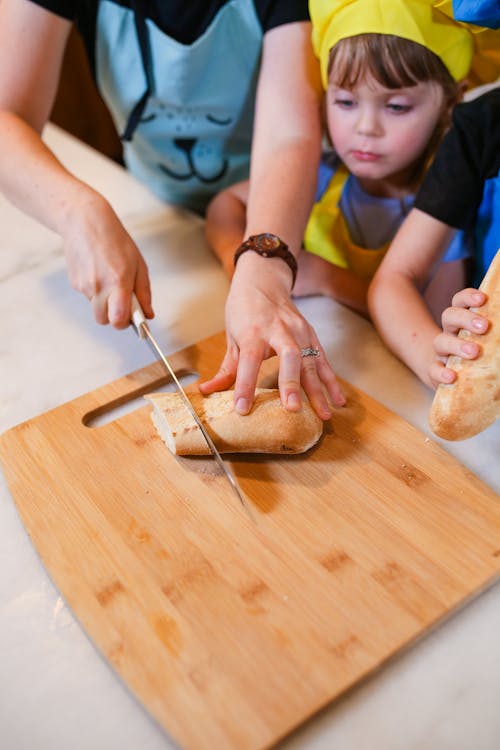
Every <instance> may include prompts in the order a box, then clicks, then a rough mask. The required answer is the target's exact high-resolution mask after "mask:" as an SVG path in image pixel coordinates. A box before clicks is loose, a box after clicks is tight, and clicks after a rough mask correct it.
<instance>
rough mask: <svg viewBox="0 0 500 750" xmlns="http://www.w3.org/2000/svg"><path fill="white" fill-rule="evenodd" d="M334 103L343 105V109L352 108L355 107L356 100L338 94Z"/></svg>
mask: <svg viewBox="0 0 500 750" xmlns="http://www.w3.org/2000/svg"><path fill="white" fill-rule="evenodd" d="M334 104H336V105H337V106H339V107H342V108H343V109H350V108H351V107H354V100H353V99H348V98H346V97H342V96H337V97H335V100H334Z"/></svg>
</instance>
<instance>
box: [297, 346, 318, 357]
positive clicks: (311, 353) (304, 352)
mask: <svg viewBox="0 0 500 750" xmlns="http://www.w3.org/2000/svg"><path fill="white" fill-rule="evenodd" d="M319 354H320V352H319V349H313V348H312V346H307V347H306V348H305V349H301V350H300V356H301V357H319Z"/></svg>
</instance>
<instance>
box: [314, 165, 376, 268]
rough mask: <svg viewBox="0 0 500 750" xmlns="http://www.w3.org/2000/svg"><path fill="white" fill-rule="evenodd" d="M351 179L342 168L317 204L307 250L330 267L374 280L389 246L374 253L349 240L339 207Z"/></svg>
mask: <svg viewBox="0 0 500 750" xmlns="http://www.w3.org/2000/svg"><path fill="white" fill-rule="evenodd" d="M348 177H349V172H348V171H347V169H346V168H345V167H344V166H343V165H341V166H339V168H338V169H337V170H336V172H335V173H334V175H333V177H332V178H331V180H330V183H329V185H328V187H327V189H326V190H325V192H324V193H323V195H322V196H321V198H320V199H319V201H318V202H317V203H315V204H314V206H313V208H312V211H311V216H310V217H309V221H308V224H307V227H306V232H305V236H304V247H305V249H306V250H307V251H308V252H309V253H314V254H315V255H319V256H320V258H324V259H325V260H327V261H328V262H329V263H333V264H334V265H336V266H340V267H341V268H348V269H349V270H350V271H352V272H353V273H354V274H356V276H361V277H362V278H363V279H371V277H372V276H373V275H374V274H375V271H376V270H377V268H378V267H379V265H380V263H381V262H382V258H383V257H384V255H385V254H386V252H387V250H388V248H389V245H390V242H386V244H385V245H382V247H379V248H377V249H375V250H372V249H370V248H365V247H360V246H359V245H356V244H355V243H354V242H353V241H352V240H351V238H350V236H349V229H348V227H347V224H346V222H345V219H344V217H343V216H342V212H341V210H340V207H339V202H340V198H341V195H342V191H343V189H344V185H345V182H346V180H347V178H348Z"/></svg>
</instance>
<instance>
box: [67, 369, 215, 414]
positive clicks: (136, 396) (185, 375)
mask: <svg viewBox="0 0 500 750" xmlns="http://www.w3.org/2000/svg"><path fill="white" fill-rule="evenodd" d="M175 374H176V376H177V378H178V380H179V382H180V384H181V385H182V387H183V388H186V386H188V385H189V384H190V383H194V381H195V380H198V379H199V377H200V374H199V373H198V372H193V371H190V370H182V371H180V372H176V373H175ZM175 390H176V386H175V383H173V382H172V380H170V379H169V377H168V375H167V376H165V377H164V378H161V379H160V380H155V381H154V383H150V384H149V385H147V386H143V387H142V388H139V389H137V390H135V391H132V392H131V393H127V394H125V395H124V396H120V397H119V398H117V399H115V400H114V401H110V402H109V403H108V404H103V406H99V407H98V408H97V409H92V411H89V412H87V414H84V416H83V418H82V422H83V424H84V425H85V427H104V425H106V424H110V423H111V422H116V420H117V419H120V418H121V417H124V416H125V414H129V413H130V412H132V411H135V410H136V409H139V408H140V407H141V406H144V405H145V403H144V398H143V396H145V395H146V393H159V392H163V393H171V392H173V391H175Z"/></svg>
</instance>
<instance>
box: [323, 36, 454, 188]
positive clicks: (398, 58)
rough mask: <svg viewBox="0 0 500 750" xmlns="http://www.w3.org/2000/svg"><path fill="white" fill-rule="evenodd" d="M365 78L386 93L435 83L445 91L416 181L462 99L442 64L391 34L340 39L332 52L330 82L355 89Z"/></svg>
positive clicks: (329, 72) (329, 64)
mask: <svg viewBox="0 0 500 750" xmlns="http://www.w3.org/2000/svg"><path fill="white" fill-rule="evenodd" d="M366 75H370V76H372V77H373V78H374V79H375V80H376V81H378V83H380V84H381V85H382V86H385V88H387V89H399V88H404V87H407V86H416V85H417V84H418V83H427V82H434V83H437V84H438V85H439V86H441V88H442V90H443V95H444V99H443V111H442V115H441V117H440V119H439V121H438V124H437V125H436V129H435V131H434V133H433V135H432V137H431V139H430V141H429V144H428V146H427V148H426V149H425V152H424V154H423V155H422V159H419V164H418V166H417V169H416V174H415V181H416V182H418V181H420V179H421V178H422V176H423V173H424V172H425V169H426V167H427V166H428V164H429V162H430V161H431V159H432V158H433V157H434V154H435V152H436V150H437V147H438V146H439V144H440V142H441V139H442V138H443V135H444V134H445V132H446V131H447V129H448V128H449V126H450V121H451V112H452V109H453V107H454V105H455V104H457V103H458V102H459V101H460V99H461V95H462V88H461V86H460V84H459V83H457V82H456V81H455V80H454V79H453V77H452V75H451V73H450V72H449V71H448V69H447V67H446V66H445V64H444V63H443V61H442V60H441V59H440V58H439V57H438V56H437V55H436V54H435V53H434V52H431V50H429V49H427V47H424V46H423V45H422V44H418V43H417V42H413V41H411V40H410V39H403V38H402V37H399V36H393V35H392V34H359V35H357V36H352V37H347V38H346V39H341V40H340V41H338V42H337V44H335V46H334V47H332V49H331V50H330V57H329V61H328V81H329V83H331V84H333V85H335V86H339V87H340V88H352V87H354V86H355V85H356V84H357V83H358V81H360V80H362V79H363V78H365V76H366Z"/></svg>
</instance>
